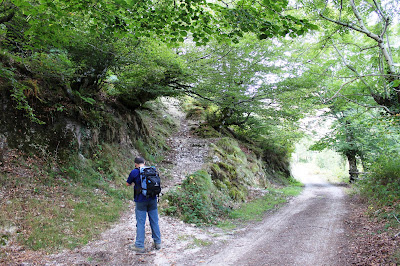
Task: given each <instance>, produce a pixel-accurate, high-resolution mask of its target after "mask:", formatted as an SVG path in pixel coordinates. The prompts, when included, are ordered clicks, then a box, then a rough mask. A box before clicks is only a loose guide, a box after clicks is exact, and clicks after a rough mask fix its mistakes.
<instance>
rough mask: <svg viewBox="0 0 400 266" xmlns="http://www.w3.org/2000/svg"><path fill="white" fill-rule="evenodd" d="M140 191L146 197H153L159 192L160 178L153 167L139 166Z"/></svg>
mask: <svg viewBox="0 0 400 266" xmlns="http://www.w3.org/2000/svg"><path fill="white" fill-rule="evenodd" d="M140 179H141V181H142V182H141V184H140V185H141V192H142V194H143V195H144V196H146V198H153V197H154V196H158V195H159V194H160V193H161V179H160V176H159V174H158V172H157V169H156V168H155V167H153V166H152V167H141V168H140Z"/></svg>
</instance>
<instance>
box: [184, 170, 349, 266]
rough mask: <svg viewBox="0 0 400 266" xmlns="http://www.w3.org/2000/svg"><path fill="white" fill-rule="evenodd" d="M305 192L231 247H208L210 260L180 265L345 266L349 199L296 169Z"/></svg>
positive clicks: (193, 261)
mask: <svg viewBox="0 0 400 266" xmlns="http://www.w3.org/2000/svg"><path fill="white" fill-rule="evenodd" d="M294 173H296V174H297V178H298V179H300V180H301V181H302V182H303V183H305V184H306V187H305V189H304V191H303V193H302V194H301V195H300V196H299V197H296V198H295V199H294V200H293V201H292V202H290V204H288V205H287V206H285V207H283V208H282V209H280V210H279V211H277V212H276V213H274V214H272V215H269V216H268V217H266V218H265V219H264V220H263V221H262V222H261V223H259V224H257V225H254V226H252V227H247V228H246V230H245V231H244V232H243V233H241V234H238V235H237V236H236V237H234V238H233V239H231V240H229V241H228V242H227V244H222V245H221V244H219V245H216V246H212V247H210V248H208V250H207V252H204V251H203V253H208V258H204V257H202V258H201V259H200V260H198V259H196V256H198V254H195V255H194V256H193V257H191V258H185V259H184V260H182V261H180V262H178V263H177V265H199V264H200V263H201V264H202V265H344V264H345V257H344V256H345V255H344V253H343V252H344V248H345V244H346V240H345V231H344V222H343V221H344V218H345V215H346V205H345V201H344V199H345V194H344V193H343V190H342V188H341V187H338V186H334V185H331V184H328V183H327V182H325V181H323V180H322V179H321V178H319V177H318V176H311V175H309V174H308V173H307V169H304V168H303V169H301V168H298V169H294Z"/></svg>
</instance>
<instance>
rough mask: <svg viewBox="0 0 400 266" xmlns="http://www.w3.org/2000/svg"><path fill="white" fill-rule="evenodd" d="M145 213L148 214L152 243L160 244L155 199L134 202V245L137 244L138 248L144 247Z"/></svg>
mask: <svg viewBox="0 0 400 266" xmlns="http://www.w3.org/2000/svg"><path fill="white" fill-rule="evenodd" d="M146 213H148V214H149V221H150V227H151V236H152V238H153V240H154V243H156V244H161V233H160V227H159V226H158V209H157V199H154V200H151V201H146V202H136V208H135V214H136V241H135V246H137V247H138V248H144V238H145V224H146Z"/></svg>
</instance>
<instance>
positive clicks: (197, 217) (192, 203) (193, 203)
mask: <svg viewBox="0 0 400 266" xmlns="http://www.w3.org/2000/svg"><path fill="white" fill-rule="evenodd" d="M227 203H228V198H227V197H226V196H225V195H224V194H222V193H221V192H220V191H219V190H218V189H217V188H216V187H215V186H214V184H213V182H212V180H211V176H210V175H209V174H208V173H207V172H205V171H197V172H195V173H194V174H191V175H190V176H188V177H187V178H186V179H185V180H184V181H183V183H182V186H181V187H178V188H176V189H175V190H172V191H169V192H168V193H166V194H165V195H164V200H163V202H162V203H161V209H162V211H163V212H164V213H165V214H166V215H171V216H178V217H180V218H181V219H182V220H183V221H184V222H187V223H195V224H203V223H206V224H211V223H217V222H218V220H219V218H222V217H226V216H227V214H228V212H229V207H228V206H227Z"/></svg>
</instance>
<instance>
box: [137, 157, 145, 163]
mask: <svg viewBox="0 0 400 266" xmlns="http://www.w3.org/2000/svg"><path fill="white" fill-rule="evenodd" d="M135 163H137V164H142V163H144V159H143V158H142V157H136V158H135Z"/></svg>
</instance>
